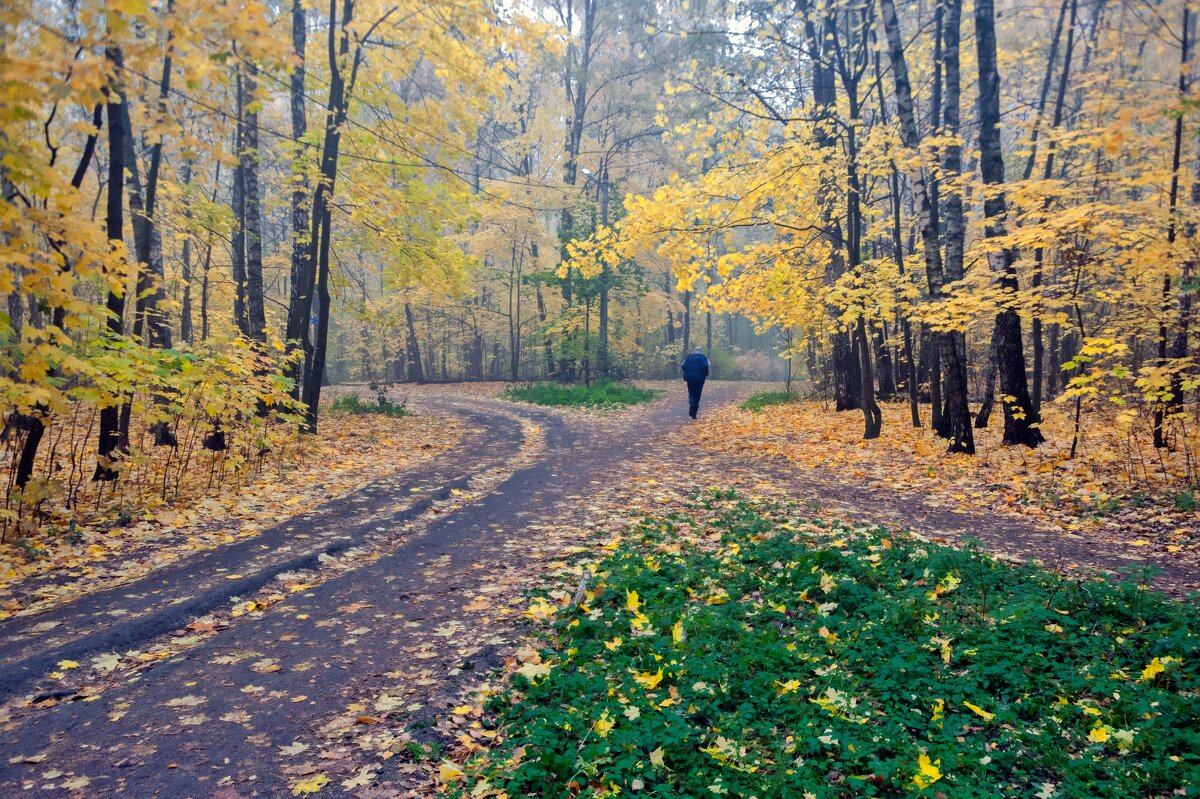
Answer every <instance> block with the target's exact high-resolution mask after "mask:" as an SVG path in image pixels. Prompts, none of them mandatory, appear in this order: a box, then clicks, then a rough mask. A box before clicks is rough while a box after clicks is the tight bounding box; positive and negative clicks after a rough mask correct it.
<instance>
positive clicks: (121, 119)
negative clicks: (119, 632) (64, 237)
mask: <svg viewBox="0 0 1200 799" xmlns="http://www.w3.org/2000/svg"><path fill="white" fill-rule="evenodd" d="M104 57H105V60H106V61H108V62H109V64H110V65H111V66H112V74H113V80H114V81H119V80H121V76H122V75H123V70H124V66H125V59H124V57H123V55H122V53H121V48H119V47H115V46H110V47H107V48H105V51H104ZM107 116H108V186H107V201H106V207H105V222H104V228H105V234H106V235H107V236H108V241H109V244H110V246H111V247H113V249H117V248H120V247H121V241H122V239H123V238H124V235H125V233H124V228H125V215H124V206H125V137H126V136H127V135H129V131H128V129H127V128H126V127H125V114H124V113H123V109H122V107H121V90H120V88H119V86H118V85H112V86H110V87H109V89H108V103H107ZM105 307H106V309H107V311H108V322H107V328H108V334H109V335H110V336H111V337H112V338H114V339H118V338H120V337H121V335H122V333H123V332H124V323H123V317H124V313H125V296H124V292H120V291H118V290H114V289H110V290H109V292H108V301H107V302H106V303H105ZM120 443H121V439H120V409H119V406H118V404H117V403H116V401H115V398H113V402H112V404H109V405H105V406H104V407H102V408H101V409H100V426H99V439H98V448H97V454H98V456H99V459H98V460H97V463H96V471H95V474H93V475H92V479H93V480H105V481H108V480H116V479H117V474H118V473H117V468H116V464H115V463H114V458H115V457H116V456H117V449H118V447H119V445H120Z"/></svg>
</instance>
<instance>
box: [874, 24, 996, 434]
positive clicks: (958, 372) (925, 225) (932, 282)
mask: <svg viewBox="0 0 1200 799" xmlns="http://www.w3.org/2000/svg"><path fill="white" fill-rule="evenodd" d="M880 7H881V9H882V18H883V25H884V32H885V34H886V36H887V45H888V55H889V58H890V60H891V63H892V76H893V80H894V81H895V87H896V92H895V93H896V113H897V116H898V117H899V120H900V130H901V135H902V137H903V140H904V144H905V146H906V147H908V148H909V149H912V150H917V149H918V148H919V147H920V141H921V138H920V131H919V130H918V128H917V120H916V114H915V110H914V104H913V96H912V84H911V83H910V81H909V77H908V64H907V62H906V61H905V56H904V44H903V41H902V39H901V37H900V23H899V20H898V19H897V17H896V6H895V3H894V2H893V0H880ZM947 27H950V26H947ZM953 27H954V29H955V30H954V34H953V38H954V42H955V44H956V43H957V37H958V35H957V29H958V26H957V25H954V26H953ZM950 50H953V57H952V59H946V58H945V56H943V60H944V61H947V62H948V63H950V64H952V65H953V70H954V75H953V76H954V77H957V70H958V55H957V53H958V48H957V47H956V46H955V47H953V48H951V47H947V48H946V52H950ZM954 83H955V86H954V88H953V91H954V97H953V99H954V100H955V102H954V103H953V105H954V106H955V110H954V112H953V116H952V117H951V119H952V120H953V121H955V122H957V119H956V117H957V93H958V86H957V84H958V81H957V80H955V81H954ZM947 105H948V106H949V105H951V103H947ZM912 187H913V195H914V198H915V200H916V204H917V216H918V219H919V221H920V227H921V244H922V247H923V250H924V254H925V274H926V280H927V283H928V286H929V296H930V297H931V298H932V299H933V300H934V301H935V302H936V301H939V300H940V299H941V298H942V296H943V285H944V283H945V280H946V273H945V268H944V266H943V263H942V251H941V242H940V241H939V231H938V227H939V225H938V219H937V206H936V203H935V201H934V200H933V199H932V198H931V196H930V191H929V189H930V182H929V181H928V177H927V176H926V174H925V171H924V169H918V170H916V172H915V173H914V175H913V180H912ZM959 203H960V205H959V208H960V213H961V200H960V201H959ZM956 224H957V223H956ZM956 235H957V236H958V237H959V241H958V242H957V244H956V246H957V247H961V236H962V232H961V230H956ZM949 240H950V236H949V235H947V241H949ZM957 264H958V266H959V268H961V257H960V260H959V261H958V262H957ZM931 335H932V336H933V337H934V339H935V341H936V353H937V354H936V358H937V364H936V365H933V364H931V367H932V368H931V369H930V375H931V378H933V377H934V376H935V375H936V376H937V379H936V380H935V379H931V381H930V390H931V393H933V394H934V396H935V397H936V396H938V394H939V393H941V394H943V395H944V397H943V399H944V401H943V402H942V403H940V404H941V407H940V408H935V414H934V416H935V418H934V420H933V422H934V429H935V430H937V432H938V434H939V435H941V436H942V437H944V438H947V439H949V441H950V446H949V449H950V451H951V452H965V453H974V452H975V440H974V436H973V435H972V431H971V417H970V412H969V409H968V408H967V386H966V368H965V367H964V365H963V364H962V362H961V360H960V358H959V350H958V347H957V345H956V342H955V337H954V335H953V334H951V333H931ZM931 355H932V353H931ZM938 411H940V413H939V412H938Z"/></svg>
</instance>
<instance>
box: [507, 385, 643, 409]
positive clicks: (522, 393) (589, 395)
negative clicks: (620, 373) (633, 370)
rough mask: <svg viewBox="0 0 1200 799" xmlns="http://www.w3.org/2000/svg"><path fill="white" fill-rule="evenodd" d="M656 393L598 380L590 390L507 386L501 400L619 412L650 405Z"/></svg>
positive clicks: (575, 387)
mask: <svg viewBox="0 0 1200 799" xmlns="http://www.w3.org/2000/svg"><path fill="white" fill-rule="evenodd" d="M659 393H660V392H658V391H655V390H653V389H648V388H638V387H637V386H631V385H628V384H626V383H615V382H613V381H611V380H598V381H596V382H595V383H592V384H591V385H590V386H587V385H583V384H582V383H575V384H569V385H563V384H561V383H534V384H532V385H527V386H509V387H508V388H506V389H505V390H504V398H505V399H509V400H515V401H517V402H529V403H532V404H534V405H552V406H556V407H562V408H621V407H625V406H628V405H639V404H642V403H645V402H652V401H653V400H654V399H655V398H656V397H658V395H659Z"/></svg>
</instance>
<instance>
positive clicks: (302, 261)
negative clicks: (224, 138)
mask: <svg viewBox="0 0 1200 799" xmlns="http://www.w3.org/2000/svg"><path fill="white" fill-rule="evenodd" d="M306 22H307V18H306V11H305V9H304V4H303V3H302V0H292V52H293V54H294V56H295V66H294V67H293V69H292V73H291V75H290V78H289V93H288V99H289V100H290V105H291V116H292V138H293V139H295V140H296V142H297V144H296V154H295V156H294V157H293V159H292V179H293V181H295V182H294V183H293V184H292V193H291V197H290V201H291V209H292V219H291V222H292V264H291V267H292V269H291V281H290V283H291V292H290V295H289V297H288V315H287V327H286V330H285V333H284V335H285V336H286V337H287V340H288V346H289V348H290V349H291V352H290V355H291V357H292V358H293V359H294V360H293V362H292V379H293V381H294V382H295V395H296V397H297V398H299V397H300V396H302V394H303V391H304V377H305V375H306V374H307V373H308V366H307V364H308V363H309V362H310V361H311V358H312V343H311V341H310V340H309V338H310V337H309V329H310V324H309V318H310V316H311V315H312V293H313V287H314V277H315V272H314V266H313V262H312V260H311V259H310V257H309V255H310V253H311V242H310V241H309V235H310V233H309V217H308V203H309V196H308V195H309V191H308V189H309V187H308V185H307V182H306V181H305V180H304V177H303V176H304V174H305V171H306V170H305V164H306V163H307V160H308V159H307V157H306V156H305V154H304V149H303V145H301V144H299V143H298V142H302V141H304V140H305V137H306V136H307V134H308V117H307V115H306V113H305V110H304V75H305V58H306V51H307V46H308V26H307V24H306Z"/></svg>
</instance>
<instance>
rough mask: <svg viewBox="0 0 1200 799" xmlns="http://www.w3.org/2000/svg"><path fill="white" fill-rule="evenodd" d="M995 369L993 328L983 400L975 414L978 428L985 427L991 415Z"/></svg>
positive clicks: (984, 380) (994, 389) (993, 399)
mask: <svg viewBox="0 0 1200 799" xmlns="http://www.w3.org/2000/svg"><path fill="white" fill-rule="evenodd" d="M996 371H997V365H996V335H995V330H994V329H993V331H992V339H991V342H990V343H989V344H988V360H987V368H986V369H985V370H984V373H983V401H982V402H981V403H979V413H977V414H975V427H976V428H977V429H979V430H982V429H984V428H985V427H987V426H988V421H989V420H990V419H991V417H992V406H993V405H995V403H996Z"/></svg>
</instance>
